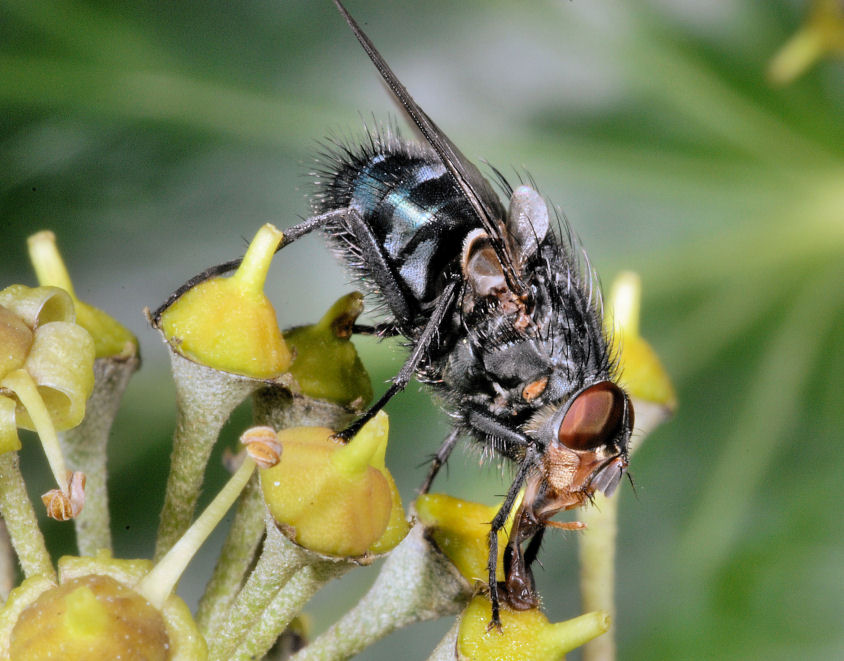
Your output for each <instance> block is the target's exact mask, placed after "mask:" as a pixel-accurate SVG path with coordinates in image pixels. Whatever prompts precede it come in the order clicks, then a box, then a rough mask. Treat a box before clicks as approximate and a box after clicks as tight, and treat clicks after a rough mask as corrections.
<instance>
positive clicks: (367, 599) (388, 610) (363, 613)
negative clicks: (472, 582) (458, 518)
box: [293, 524, 472, 661]
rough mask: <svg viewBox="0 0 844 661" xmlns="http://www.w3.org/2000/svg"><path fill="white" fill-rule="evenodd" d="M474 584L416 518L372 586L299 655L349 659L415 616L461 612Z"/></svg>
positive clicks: (300, 659)
mask: <svg viewBox="0 0 844 661" xmlns="http://www.w3.org/2000/svg"><path fill="white" fill-rule="evenodd" d="M471 594H472V592H471V589H470V588H469V585H468V584H467V583H466V581H465V580H464V579H463V578H462V577H461V576H460V574H459V572H458V571H457V570H456V569H455V567H454V565H452V564H451V563H450V562H449V561H448V560H447V559H446V557H445V556H443V555H442V553H440V552H439V551H438V550H436V549H435V548H434V547H433V546H432V544H431V542H429V541H428V539H427V538H426V536H425V529H424V527H423V526H422V525H421V524H417V525H416V526H414V528H413V529H412V530H411V531H410V532H409V533H408V535H407V536H406V537H405V538H404V540H402V542H401V543H400V544H399V545H398V546H397V547H396V548H395V549H393V551H392V552H391V553H390V555H389V556H388V557H387V560H386V561H385V562H384V565H383V566H382V567H381V572H380V573H379V574H378V578H377V579H376V580H375V583H374V584H373V586H372V588H370V590H369V592H367V593H366V595H364V597H363V598H362V599H361V600H360V601H359V602H358V603H357V605H356V606H355V607H354V608H353V609H352V610H350V611H349V612H348V613H346V614H345V615H344V616H343V617H342V618H341V619H340V620H339V621H337V622H336V623H335V624H333V625H332V626H331V627H330V628H329V629H328V630H327V631H326V632H325V633H323V634H322V635H321V636H319V637H318V638H317V639H316V640H314V641H313V642H312V643H311V644H310V645H308V646H307V647H306V648H304V649H303V650H302V651H300V652H299V653H298V654H296V655H295V656H294V657H293V658H294V659H295V661H305V660H308V661H316V660H317V659H333V660H340V659H348V658H351V657H352V656H354V655H355V654H357V653H358V652H360V651H362V650H363V649H365V648H367V647H369V646H370V645H372V644H373V643H375V642H377V641H378V640H380V639H381V638H383V637H385V636H387V635H388V634H390V633H392V632H393V631H395V630H396V629H399V628H401V627H405V626H407V625H409V624H413V623H415V622H422V621H425V620H430V619H434V618H437V617H442V616H445V615H452V614H455V613H458V612H459V611H460V610H461V609H462V608H463V607H464V606H465V605H466V603H467V602H468V600H469V598H470V597H471Z"/></svg>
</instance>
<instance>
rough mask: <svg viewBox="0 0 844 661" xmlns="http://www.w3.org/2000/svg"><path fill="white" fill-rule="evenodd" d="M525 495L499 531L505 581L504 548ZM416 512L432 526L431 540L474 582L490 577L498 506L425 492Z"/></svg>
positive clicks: (501, 572) (499, 567)
mask: <svg viewBox="0 0 844 661" xmlns="http://www.w3.org/2000/svg"><path fill="white" fill-rule="evenodd" d="M522 495H523V494H520V495H519V497H518V498H517V499H516V502H515V503H514V504H513V507H512V508H511V510H510V516H509V518H508V519H507V522H506V523H505V525H504V528H503V529H502V530H500V531H499V532H498V563H497V570H496V571H497V573H496V577H497V579H498V580H499V581H503V580H504V549H505V548H506V547H507V539H508V538H509V536H510V529H511V528H512V526H513V519H514V517H515V513H516V511H517V510H518V509H519V505H520V503H521V499H522ZM415 508H416V515H417V517H418V518H419V521H420V522H421V523H422V524H423V525H424V526H425V527H426V528H427V529H428V534H429V535H430V537H431V539H433V540H434V542H435V543H436V544H437V547H439V549H440V551H442V552H443V554H445V556H446V557H448V559H449V560H451V562H452V563H453V564H454V566H455V567H456V568H457V570H458V571H459V572H460V573H461V575H462V576H463V578H465V579H466V580H467V581H469V583H470V584H472V583H485V582H486V581H487V580H488V576H489V573H488V570H487V561H488V558H489V541H488V540H489V522H490V521H492V520H493V519H494V518H495V515H496V514H497V513H498V509H499V508H498V507H497V506H493V507H489V506H487V505H481V504H479V503H472V502H469V501H467V500H461V499H460V498H454V497H452V496H447V495H446V494H441V493H429V494H423V495H421V496H419V498H417V499H416V503H415Z"/></svg>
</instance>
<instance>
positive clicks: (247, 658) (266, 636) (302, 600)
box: [229, 560, 356, 661]
mask: <svg viewBox="0 0 844 661" xmlns="http://www.w3.org/2000/svg"><path fill="white" fill-rule="evenodd" d="M355 566H356V565H355V564H354V563H353V562H350V561H345V560H340V561H337V562H333V561H330V560H323V561H319V562H315V563H314V564H311V565H308V566H306V567H303V568H302V569H301V570H300V571H299V572H298V573H297V574H296V575H295V576H294V577H293V578H292V579H290V581H289V582H288V583H287V585H285V586H284V587H282V588H281V590H279V591H278V593H277V594H276V595H275V597H274V598H273V599H272V601H271V602H270V603H269V605H268V606H267V608H266V609H264V610H263V612H262V613H261V614H260V616H259V618H257V619H256V620H255V624H254V625H253V626H252V627H251V628H250V629H249V631H248V633H247V634H246V636H245V637H244V638H243V639H242V640H241V643H240V645H238V647H237V649H236V650H235V651H234V653H233V654H232V655H231V657H229V658H230V659H231V661H252V660H253V659H260V658H262V657H263V656H264V655H265V654H266V653H267V652H268V651H269V649H270V648H271V647H272V646H273V643H275V641H276V639H277V638H278V637H279V636H280V635H281V633H282V632H283V631H284V629H285V627H286V626H287V625H288V624H290V621H291V620H292V619H293V618H294V617H296V615H298V614H299V613H300V612H301V610H302V608H304V607H305V604H307V603H308V602H309V601H310V600H311V598H312V597H313V596H314V595H315V594H316V593H317V592H318V591H319V590H320V588H322V587H323V586H324V585H325V584H326V583H328V582H329V581H331V580H333V579H335V578H339V577H340V576H342V575H343V574H345V573H346V572H347V571H349V569H351V568H352V567H355Z"/></svg>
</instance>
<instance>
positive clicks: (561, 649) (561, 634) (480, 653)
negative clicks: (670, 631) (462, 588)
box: [457, 595, 610, 661]
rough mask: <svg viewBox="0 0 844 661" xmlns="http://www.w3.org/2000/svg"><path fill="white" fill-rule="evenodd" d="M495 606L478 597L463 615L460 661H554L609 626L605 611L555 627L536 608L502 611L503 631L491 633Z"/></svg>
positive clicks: (459, 633)
mask: <svg viewBox="0 0 844 661" xmlns="http://www.w3.org/2000/svg"><path fill="white" fill-rule="evenodd" d="M491 615H492V605H491V603H490V601H489V599H488V598H487V597H484V596H480V595H479V596H476V597H475V598H474V599H472V601H471V602H470V603H469V606H468V607H467V608H466V610H465V611H464V613H463V616H462V620H461V622H460V629H459V631H458V634H457V659H459V661H470V660H472V661H482V660H486V659H490V660H491V659H496V661H552V660H555V659H563V658H564V656H565V654H566V652H570V651H571V650H573V649H575V648H577V647H580V646H581V645H583V644H584V643H586V642H588V641H590V640H592V639H593V638H595V637H597V636H600V635H601V634H602V633H604V632H606V631H607V630H608V629H609V626H610V618H609V616H608V615H607V614H606V613H604V612H602V611H595V612H592V613H586V614H585V615H581V616H580V617H576V618H574V619H571V620H566V621H565V622H558V623H556V624H552V623H550V622H549V621H548V618H546V617H545V615H544V614H543V613H542V612H541V611H540V610H539V609H537V608H532V609H530V610H524V611H517V610H511V609H510V608H508V607H506V605H504V607H503V608H502V609H501V630H500V631H498V630H496V629H495V628H493V629H490V628H489V626H488V624H489V621H490V617H491Z"/></svg>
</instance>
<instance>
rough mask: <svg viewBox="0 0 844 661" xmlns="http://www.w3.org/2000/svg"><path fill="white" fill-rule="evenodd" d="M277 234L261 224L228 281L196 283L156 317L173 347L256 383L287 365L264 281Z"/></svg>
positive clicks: (275, 230)
mask: <svg viewBox="0 0 844 661" xmlns="http://www.w3.org/2000/svg"><path fill="white" fill-rule="evenodd" d="M282 236H283V235H282V233H281V232H280V231H279V230H277V229H276V228H275V227H273V226H272V225H269V224H267V225H264V226H263V227H262V228H261V229H260V230H259V231H258V233H257V234H256V235H255V238H254V239H253V240H252V243H251V244H250V246H249V250H247V252H246V255H245V256H244V258H243V262H242V263H241V265H240V268H238V270H237V271H236V272H235V273H234V275H232V276H231V277H229V278H211V279H210V280H206V281H205V282H201V283H200V284H198V285H196V286H195V287H193V288H192V289H190V290H189V291H187V292H186V293H185V294H183V295H182V296H181V297H180V298H179V299H178V300H177V301H176V302H174V303H173V304H172V305H171V306H170V307H169V308H167V309H166V310H165V311H164V312H163V313H162V315H161V320H160V325H161V329H162V330H163V332H164V334H165V336H166V337H167V338H168V340H170V342H171V344H172V345H173V347H174V348H175V349H177V350H178V351H179V352H181V353H182V354H184V355H185V356H187V357H189V358H191V359H192V360H195V361H196V362H198V363H202V364H203V365H208V366H209V367H213V368H215V369H219V370H223V371H226V372H234V373H237V374H244V375H246V376H251V377H254V378H257V379H266V378H271V377H275V376H278V375H280V374H282V373H283V372H285V371H286V370H287V368H288V367H289V365H290V360H291V355H290V350H289V349H288V348H287V345H286V344H285V342H284V338H283V337H282V336H281V331H280V330H279V328H278V322H277V321H276V316H275V310H274V309H273V306H272V305H271V304H270V302H269V300H268V299H267V297H266V296H265V295H264V290H263V287H264V281H265V278H266V275H267V270H268V269H269V265H270V261H271V260H272V256H273V254H274V252H275V249H276V246H278V244H279V242H280V241H281V239H282Z"/></svg>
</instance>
